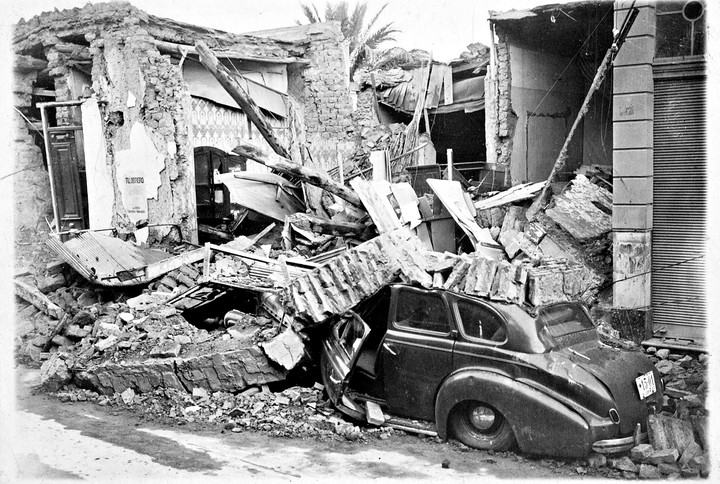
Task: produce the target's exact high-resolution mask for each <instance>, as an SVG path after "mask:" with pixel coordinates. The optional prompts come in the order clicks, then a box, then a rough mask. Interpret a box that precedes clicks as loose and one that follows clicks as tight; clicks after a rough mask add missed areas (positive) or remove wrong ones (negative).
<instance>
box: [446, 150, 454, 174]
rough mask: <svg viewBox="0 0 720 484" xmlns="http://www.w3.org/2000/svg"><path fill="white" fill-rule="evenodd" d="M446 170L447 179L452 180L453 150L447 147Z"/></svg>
mask: <svg viewBox="0 0 720 484" xmlns="http://www.w3.org/2000/svg"><path fill="white" fill-rule="evenodd" d="M447 165H448V167H447V171H448V180H452V177H453V151H452V148H448V150H447Z"/></svg>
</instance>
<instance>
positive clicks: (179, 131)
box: [90, 29, 197, 242]
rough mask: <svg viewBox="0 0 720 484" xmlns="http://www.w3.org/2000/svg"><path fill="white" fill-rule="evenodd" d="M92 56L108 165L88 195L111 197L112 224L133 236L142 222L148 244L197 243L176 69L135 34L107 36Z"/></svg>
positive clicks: (184, 108)
mask: <svg viewBox="0 0 720 484" xmlns="http://www.w3.org/2000/svg"><path fill="white" fill-rule="evenodd" d="M91 52H92V54H93V58H94V62H93V90H94V92H95V93H97V96H98V98H99V99H102V100H103V102H102V103H100V104H99V111H100V117H101V119H102V133H103V137H104V144H105V153H106V154H105V156H106V160H105V161H106V164H107V165H108V166H109V167H110V177H109V178H102V180H101V182H102V183H103V186H100V187H96V188H97V189H96V190H95V192H96V193H97V192H104V191H107V192H109V193H112V194H113V202H112V221H111V223H112V226H113V227H116V228H118V229H119V230H120V231H121V232H135V229H136V222H138V221H140V220H147V222H148V223H149V224H150V225H151V226H153V227H151V229H150V231H149V239H148V241H150V242H152V241H163V242H164V241H167V242H169V241H179V240H186V241H190V242H196V241H197V220H196V208H195V196H194V195H195V190H194V184H195V180H194V167H193V166H192V164H193V161H192V160H193V157H192V145H191V142H190V139H191V137H190V134H191V133H190V112H191V110H190V96H189V94H188V93H187V90H186V87H185V85H184V83H183V81H182V75H181V73H180V71H179V69H178V67H177V66H173V65H172V64H171V63H170V60H169V58H167V57H164V56H161V55H160V54H159V52H158V51H157V50H156V49H155V47H154V46H153V45H152V44H151V43H150V39H149V37H148V36H147V35H145V34H144V32H142V31H141V30H140V29H137V30H131V31H121V32H108V33H106V34H105V35H104V36H103V37H102V38H98V39H95V40H94V41H93V42H92V45H91ZM128 180H129V181H128ZM131 185H133V186H131ZM143 194H144V196H145V200H144V201H143V200H142V196H143ZM93 204H94V200H90V205H91V206H92V205H93ZM101 204H102V206H103V207H105V208H106V207H107V201H106V200H104V199H103V200H102V201H101ZM91 211H92V209H91ZM103 216H106V215H103ZM138 235H139V236H140V237H142V238H145V235H147V234H144V233H141V234H138Z"/></svg>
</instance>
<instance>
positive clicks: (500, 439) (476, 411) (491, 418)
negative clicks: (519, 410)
mask: <svg viewBox="0 0 720 484" xmlns="http://www.w3.org/2000/svg"><path fill="white" fill-rule="evenodd" d="M450 429H451V430H452V432H453V434H454V436H455V438H457V439H458V440H459V441H460V442H462V443H463V444H465V445H467V446H469V447H474V448H476V449H482V450H498V451H502V450H507V449H509V448H510V447H511V446H512V445H513V444H514V443H515V436H514V435H513V431H512V428H510V423H509V422H508V421H507V419H506V418H505V417H504V416H503V415H502V414H501V413H500V412H498V411H497V409H495V408H494V407H492V406H490V405H487V404H485V403H482V402H478V401H469V402H463V403H461V404H460V405H459V406H458V407H457V408H456V409H455V410H454V411H453V413H452V416H451V417H450Z"/></svg>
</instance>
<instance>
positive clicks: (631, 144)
mask: <svg viewBox="0 0 720 484" xmlns="http://www.w3.org/2000/svg"><path fill="white" fill-rule="evenodd" d="M652 147H653V122H652V121H651V120H641V121H615V122H614V123H613V149H634V148H644V149H647V148H652Z"/></svg>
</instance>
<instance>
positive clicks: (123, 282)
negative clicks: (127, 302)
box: [46, 232, 202, 286]
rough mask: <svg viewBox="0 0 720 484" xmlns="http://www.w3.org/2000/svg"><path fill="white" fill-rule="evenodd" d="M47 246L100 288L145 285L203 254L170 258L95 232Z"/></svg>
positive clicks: (50, 239) (49, 241) (50, 241)
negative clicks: (100, 286)
mask: <svg viewBox="0 0 720 484" xmlns="http://www.w3.org/2000/svg"><path fill="white" fill-rule="evenodd" d="M46 243H47V245H48V246H49V247H50V248H51V249H53V250H54V251H55V252H56V253H57V254H58V255H59V256H60V257H61V258H62V259H63V260H64V261H65V262H67V263H68V264H70V266H71V267H72V268H73V269H75V270H76V271H78V273H80V275H81V276H83V277H84V278H85V279H87V280H89V281H91V282H93V283H95V284H100V285H102V286H133V285H138V284H144V283H147V282H150V281H151V280H153V279H155V278H157V277H160V276H161V275H163V274H166V273H168V272H170V271H172V270H174V269H177V268H178V267H180V266H181V265H183V264H189V263H192V262H195V261H198V260H200V259H202V250H193V251H189V252H185V253H184V254H180V255H177V256H173V255H171V254H168V253H167V252H164V251H161V250H155V249H141V248H140V247H137V246H136V245H134V244H131V243H129V242H125V241H123V240H120V239H118V238H115V237H110V236H107V235H103V234H99V233H97V232H82V233H80V234H79V235H77V236H76V237H73V238H72V239H70V240H68V241H66V242H64V243H63V242H61V241H60V239H59V238H58V237H57V236H53V235H51V236H49V237H48V238H47V239H46Z"/></svg>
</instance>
